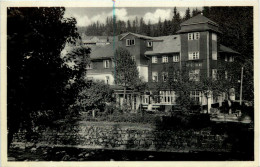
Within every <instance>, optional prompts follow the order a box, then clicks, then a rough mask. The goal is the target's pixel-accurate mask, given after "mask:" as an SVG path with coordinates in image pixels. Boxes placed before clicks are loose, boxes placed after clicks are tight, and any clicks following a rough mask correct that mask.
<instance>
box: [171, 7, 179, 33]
mask: <svg viewBox="0 0 260 167" xmlns="http://www.w3.org/2000/svg"><path fill="white" fill-rule="evenodd" d="M180 24H181V17H180V14H179V12H178V11H177V8H176V7H174V9H173V18H172V34H175V33H176V32H177V31H178V30H179V29H180Z"/></svg>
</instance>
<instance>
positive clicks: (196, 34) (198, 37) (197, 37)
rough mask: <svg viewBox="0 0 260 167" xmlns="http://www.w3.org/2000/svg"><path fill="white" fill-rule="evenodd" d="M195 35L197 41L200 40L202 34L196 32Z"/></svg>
mask: <svg viewBox="0 0 260 167" xmlns="http://www.w3.org/2000/svg"><path fill="white" fill-rule="evenodd" d="M193 35H194V39H195V40H198V39H200V33H199V32H195V33H194V34H193Z"/></svg>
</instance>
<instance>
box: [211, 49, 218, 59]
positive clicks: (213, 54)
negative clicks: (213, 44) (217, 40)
mask: <svg viewBox="0 0 260 167" xmlns="http://www.w3.org/2000/svg"><path fill="white" fill-rule="evenodd" d="M212 60H218V56H217V52H214V51H213V52H212Z"/></svg>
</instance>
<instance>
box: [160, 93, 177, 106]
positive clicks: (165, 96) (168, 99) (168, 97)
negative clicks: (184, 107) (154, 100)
mask: <svg viewBox="0 0 260 167" xmlns="http://www.w3.org/2000/svg"><path fill="white" fill-rule="evenodd" d="M160 102H161V103H164V104H173V103H174V102H175V93H174V91H160Z"/></svg>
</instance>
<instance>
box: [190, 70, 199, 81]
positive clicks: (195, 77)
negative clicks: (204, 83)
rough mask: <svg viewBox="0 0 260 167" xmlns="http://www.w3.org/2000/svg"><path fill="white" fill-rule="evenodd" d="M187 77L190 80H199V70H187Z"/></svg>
mask: <svg viewBox="0 0 260 167" xmlns="http://www.w3.org/2000/svg"><path fill="white" fill-rule="evenodd" d="M189 79H190V81H199V80H200V70H199V69H197V70H191V71H190V72H189Z"/></svg>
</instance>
